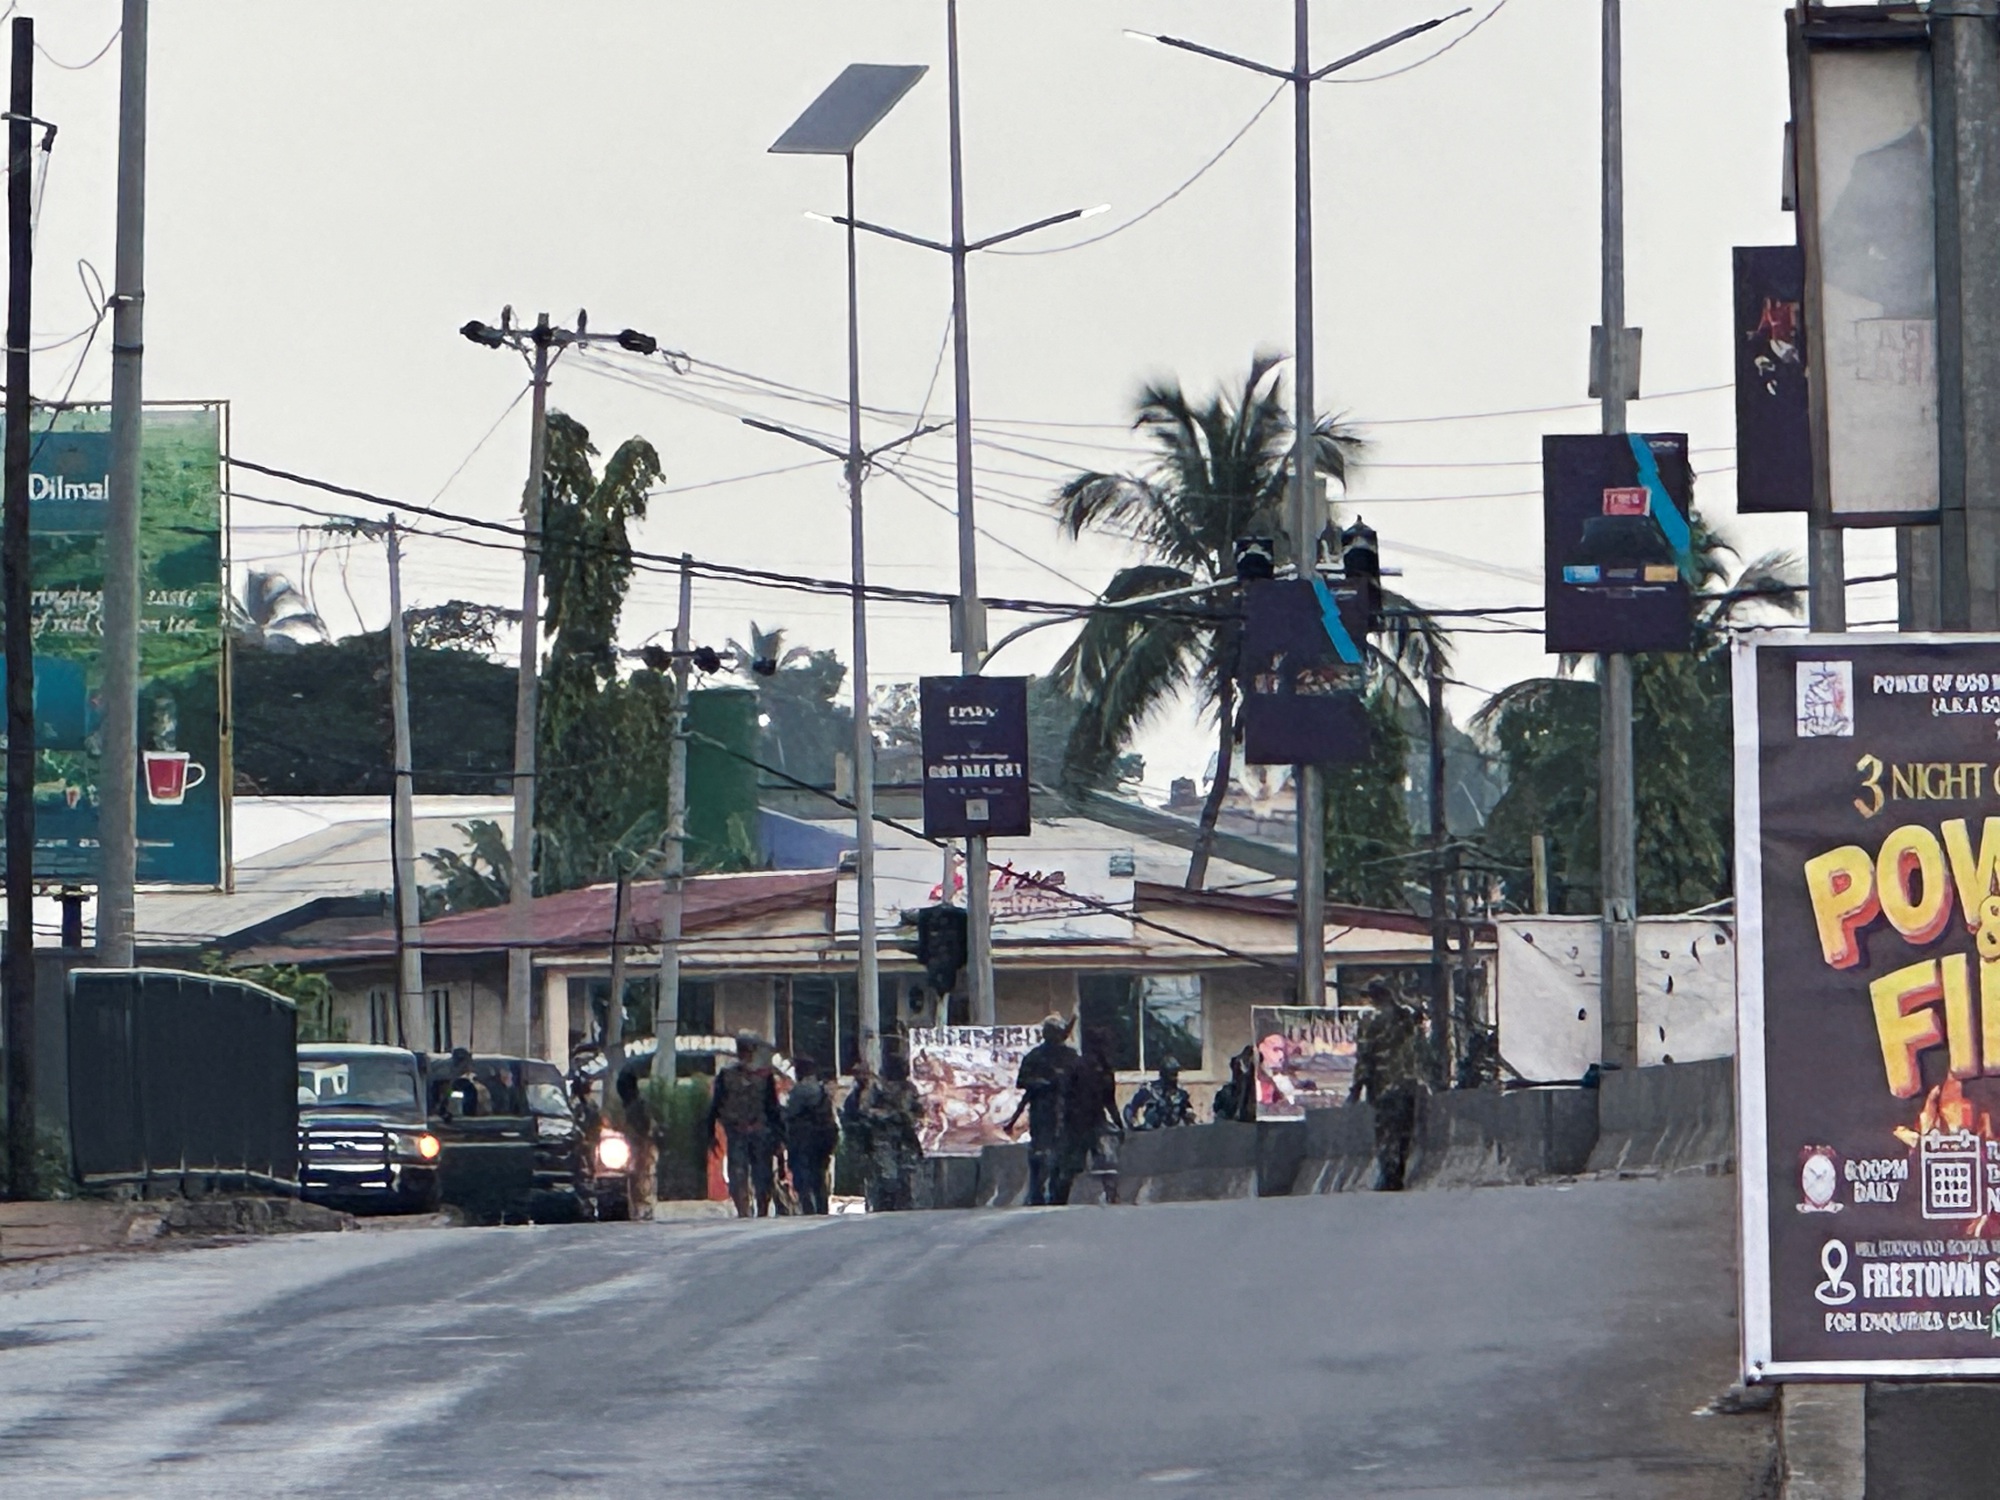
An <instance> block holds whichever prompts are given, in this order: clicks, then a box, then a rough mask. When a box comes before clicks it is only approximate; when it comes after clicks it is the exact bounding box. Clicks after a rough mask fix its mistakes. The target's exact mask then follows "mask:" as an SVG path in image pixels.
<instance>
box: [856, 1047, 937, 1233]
mask: <svg viewBox="0 0 2000 1500" xmlns="http://www.w3.org/2000/svg"><path fill="white" fill-rule="evenodd" d="M921 1109H922V1104H921V1101H919V1099H918V1098H917V1086H916V1085H915V1084H913V1083H911V1082H910V1064H909V1061H908V1060H907V1059H906V1058H904V1057H902V1056H901V1055H900V1054H891V1055H890V1056H888V1057H885V1058H883V1059H882V1073H881V1076H880V1077H878V1078H876V1079H875V1080H874V1081H873V1082H872V1083H870V1084H869V1085H868V1091H867V1092H866V1093H865V1094H863V1095H862V1096H861V1111H860V1112H861V1118H862V1120H863V1121H864V1122H865V1124H866V1126H867V1134H868V1209H869V1211H870V1212H871V1213H891V1212H896V1211H898V1210H901V1209H906V1208H914V1207H916V1202H915V1188H916V1176H917V1164H918V1163H919V1162H921V1161H922V1160H923V1159H924V1148H923V1146H922V1145H921V1144H920V1143H919V1142H918V1140H917V1121H918V1118H919V1116H920V1112H921Z"/></svg>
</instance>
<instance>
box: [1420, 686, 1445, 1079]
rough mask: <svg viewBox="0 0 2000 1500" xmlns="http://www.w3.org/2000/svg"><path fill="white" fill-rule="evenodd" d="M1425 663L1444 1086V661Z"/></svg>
mask: <svg viewBox="0 0 2000 1500" xmlns="http://www.w3.org/2000/svg"><path fill="white" fill-rule="evenodd" d="M1426 665H1427V667H1428V671H1427V672H1426V674H1425V676H1426V678H1427V682H1426V686H1427V687H1428V688H1429V690H1430V692H1429V698H1430V703H1429V707H1430V731H1431V743H1430V752H1431V754H1430V803H1431V1071H1432V1082H1433V1083H1435V1084H1436V1085H1437V1086H1438V1087H1440V1088H1445V1087H1448V1086H1449V1058H1448V1056H1447V1046H1448V1040H1449V1038H1450V1035H1451V918H1450V914H1449V913H1448V912H1447V910H1446V894H1445V889H1446V888H1445V880H1446V875H1445V863H1444V856H1445V844H1446V842H1447V841H1448V840H1449V838H1450V832H1449V829H1448V827H1447V823H1446V819H1445V803H1444V798H1445V789H1444V664H1443V662H1441V661H1440V660H1439V659H1438V655H1437V653H1436V652H1435V651H1432V652H1431V653H1430V659H1429V661H1428V663H1427V664H1426Z"/></svg>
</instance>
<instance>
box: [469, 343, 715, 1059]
mask: <svg viewBox="0 0 2000 1500" xmlns="http://www.w3.org/2000/svg"><path fill="white" fill-rule="evenodd" d="M589 325H590V317H589V314H587V313H583V312H579V313H578V314H577V315H576V327H574V328H559V327H556V326H554V325H552V324H551V323H550V322H549V315H548V314H547V313H542V314H540V315H538V316H537V317H536V319H535V326H534V327H533V328H516V327H515V326H514V310H513V308H511V307H507V308H502V309H501V312H500V326H499V327H498V328H494V327H490V326H489V325H487V324H485V323H481V322H478V321H476V320H475V321H473V322H470V323H467V324H465V326H464V327H462V328H460V329H459V330H458V331H459V333H460V335H461V336H462V337H464V338H466V339H469V340H470V341H471V342H473V343H475V344H478V345H479V346H480V347H481V348H483V349H512V350H514V351H515V352H516V353H517V354H521V355H523V356H525V357H526V359H527V361H528V366H529V369H530V370H531V372H532V374H531V376H530V390H531V391H532V393H533V400H532V402H531V404H530V415H529V419H528V420H529V433H528V484H527V488H526V489H525V490H524V491H523V492H522V495H521V542H522V545H521V665H520V677H519V680H518V682H517V684H516V686H515V693H514V828H513V839H512V847H511V849H510V850H509V852H508V864H509V866H510V867H511V868H510V873H509V876H508V885H507V1001H506V1005H505V1007H504V1009H503V1010H502V1012H501V1020H500V1034H501V1043H502V1045H503V1047H504V1048H505V1049H506V1050H507V1052H509V1053H510V1054H511V1055H513V1056H516V1057H525V1056H527V1053H528V1031H529V1026H528V1017H529V1014H530V1007H531V996H532V992H533V985H534V978H535V967H534V920H535V733H536V728H537V716H538V715H539V713H540V703H541V691H540V689H541V655H542V482H543V474H544V471H545V470H546V469H547V467H548V452H549V367H550V366H551V365H552V364H554V363H555V361H556V360H557V359H558V358H560V357H561V354H562V351H563V350H565V349H567V348H569V347H570V346H571V345H572V344H589V343H601V344H616V345H617V346H618V347H619V348H621V349H623V350H625V351H626V352H628V353H631V354H661V353H665V354H666V358H667V360H668V361H669V362H670V363H671V362H673V361H675V360H677V359H680V358H681V356H679V355H676V354H674V353H672V352H669V351H663V350H661V348H660V343H659V340H658V339H656V338H654V337H653V336H652V335H651V334H646V333H640V332H639V331H638V330H637V329H633V328H621V329H620V330H619V331H618V332H617V333H591V332H589V331H588V330H589ZM547 1040H548V1047H549V1050H550V1051H551V1052H554V1051H556V1050H557V1042H556V1039H554V1038H548V1039H547ZM558 1060H559V1061H560V1059H558Z"/></svg>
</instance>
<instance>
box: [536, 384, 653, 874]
mask: <svg viewBox="0 0 2000 1500" xmlns="http://www.w3.org/2000/svg"><path fill="white" fill-rule="evenodd" d="M596 453H597V449H596V448H595V447H594V446H592V444H591V441H590V433H589V432H588V431H587V430H586V429H585V428H584V426H583V424H582V423H580V422H578V421H577V420H576V419H575V418H573V417H570V416H567V415H565V414H563V413H561V412H553V413H551V414H550V416H549V435H548V469H547V477H546V479H545V481H544V485H543V491H542V531H543V548H542V583H543V588H544V591H545V593H546V597H547V600H548V606H547V613H546V616H545V618H544V621H543V629H544V631H545V632H546V633H547V634H548V635H549V636H550V637H551V643H550V647H549V652H548V657H547V660H546V664H545V666H544V668H543V673H542V692H541V723H540V726H539V739H540V743H539V746H538V757H537V766H538V768H539V770H540V773H541V774H540V776H539V778H538V781H537V785H536V799H535V886H536V889H537V890H538V891H540V892H542V893H544V894H547V893H553V892H556V891H565V890H572V889H574V888H575V887H577V886H581V885H588V884H590V883H592V882H593V881H597V880H602V879H606V878H609V877H610V876H611V875H612V874H613V873H615V868H614V867H615V866H616V865H617V864H618V863H619V862H620V860H621V858H622V859H624V860H627V861H629V858H630V857H631V856H632V855H633V854H635V853H637V852H638V851H640V850H643V849H649V848H651V847H653V846H656V845H657V844H658V842H659V839H660V836H661V834H662V833H663V832H664V831H665V825H666V806H667V777H668V760H669V753H670V748H671V738H672V737H671V733H670V728H671V724H672V709H673V682H672V679H671V678H670V677H668V676H666V675H665V674H662V673H660V672H657V671H654V670H653V669H652V668H650V667H642V668H640V669H639V670H637V671H635V672H633V673H632V674H631V675H630V676H629V677H628V676H621V675H620V672H619V653H618V644H617V642H618V619H619V615H620V614H621V613H622V611H623V609H624V606H625V595H626V592H627V590H628V589H629V588H630V586H631V581H632V545H631V537H630V534H629V530H628V528H629V526H630V525H631V523H632V522H634V521H638V520H641V519H643V518H644V517H645V514H646V492H647V490H648V489H649V488H650V487H651V486H652V484H653V482H654V481H655V480H657V479H658V478H659V476H660V460H659V455H658V454H657V453H656V452H655V451H654V449H653V445H652V444H651V443H648V442H647V441H645V440H644V439H643V438H629V439H627V440H626V441H625V442H623V443H621V444H620V445H619V446H618V448H617V450H616V451H615V452H614V453H613V454H612V455H611V457H610V459H609V460H608V461H607V462H606V463H605V465H604V469H603V472H602V474H599V473H596V472H594V471H593V469H592V467H591V459H592V458H594V457H595V456H596Z"/></svg>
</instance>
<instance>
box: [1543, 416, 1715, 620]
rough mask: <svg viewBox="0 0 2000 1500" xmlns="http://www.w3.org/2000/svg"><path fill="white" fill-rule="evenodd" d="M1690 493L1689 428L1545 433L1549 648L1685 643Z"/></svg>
mask: <svg viewBox="0 0 2000 1500" xmlns="http://www.w3.org/2000/svg"><path fill="white" fill-rule="evenodd" d="M1692 499H1693V481H1692V476H1691V475H1690V473H1689V471H1688V448H1687V434H1685V433H1680V432H1656V433H1650V434H1648V433H1637V432H1634V433H1630V434H1625V433H1618V434H1613V435H1610V436H1595V435H1586V436H1574V435H1572V436H1566V437H1558V436H1551V437H1544V438H1543V439H1542V527H1543V530H1542V546H1543V570H1544V582H1543V591H1544V592H1543V603H1544V605H1545V606H1546V607H1547V610H1548V625H1547V629H1548V648H1549V650H1550V651H1553V652H1564V651H1685V650H1687V649H1688V642H1689V637H1690V634H1691V631H1692V625H1691V620H1692V615H1691V613H1690V611H1691V608H1692V606H1691V605H1690V603H1689V599H1688V579H1689V578H1690V577H1691V576H1692V571H1693V567H1694V552H1693V547H1694V541H1693V531H1692V528H1691V527H1690V526H1689V515H1690V509H1689V507H1690V503H1691V501H1692Z"/></svg>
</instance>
